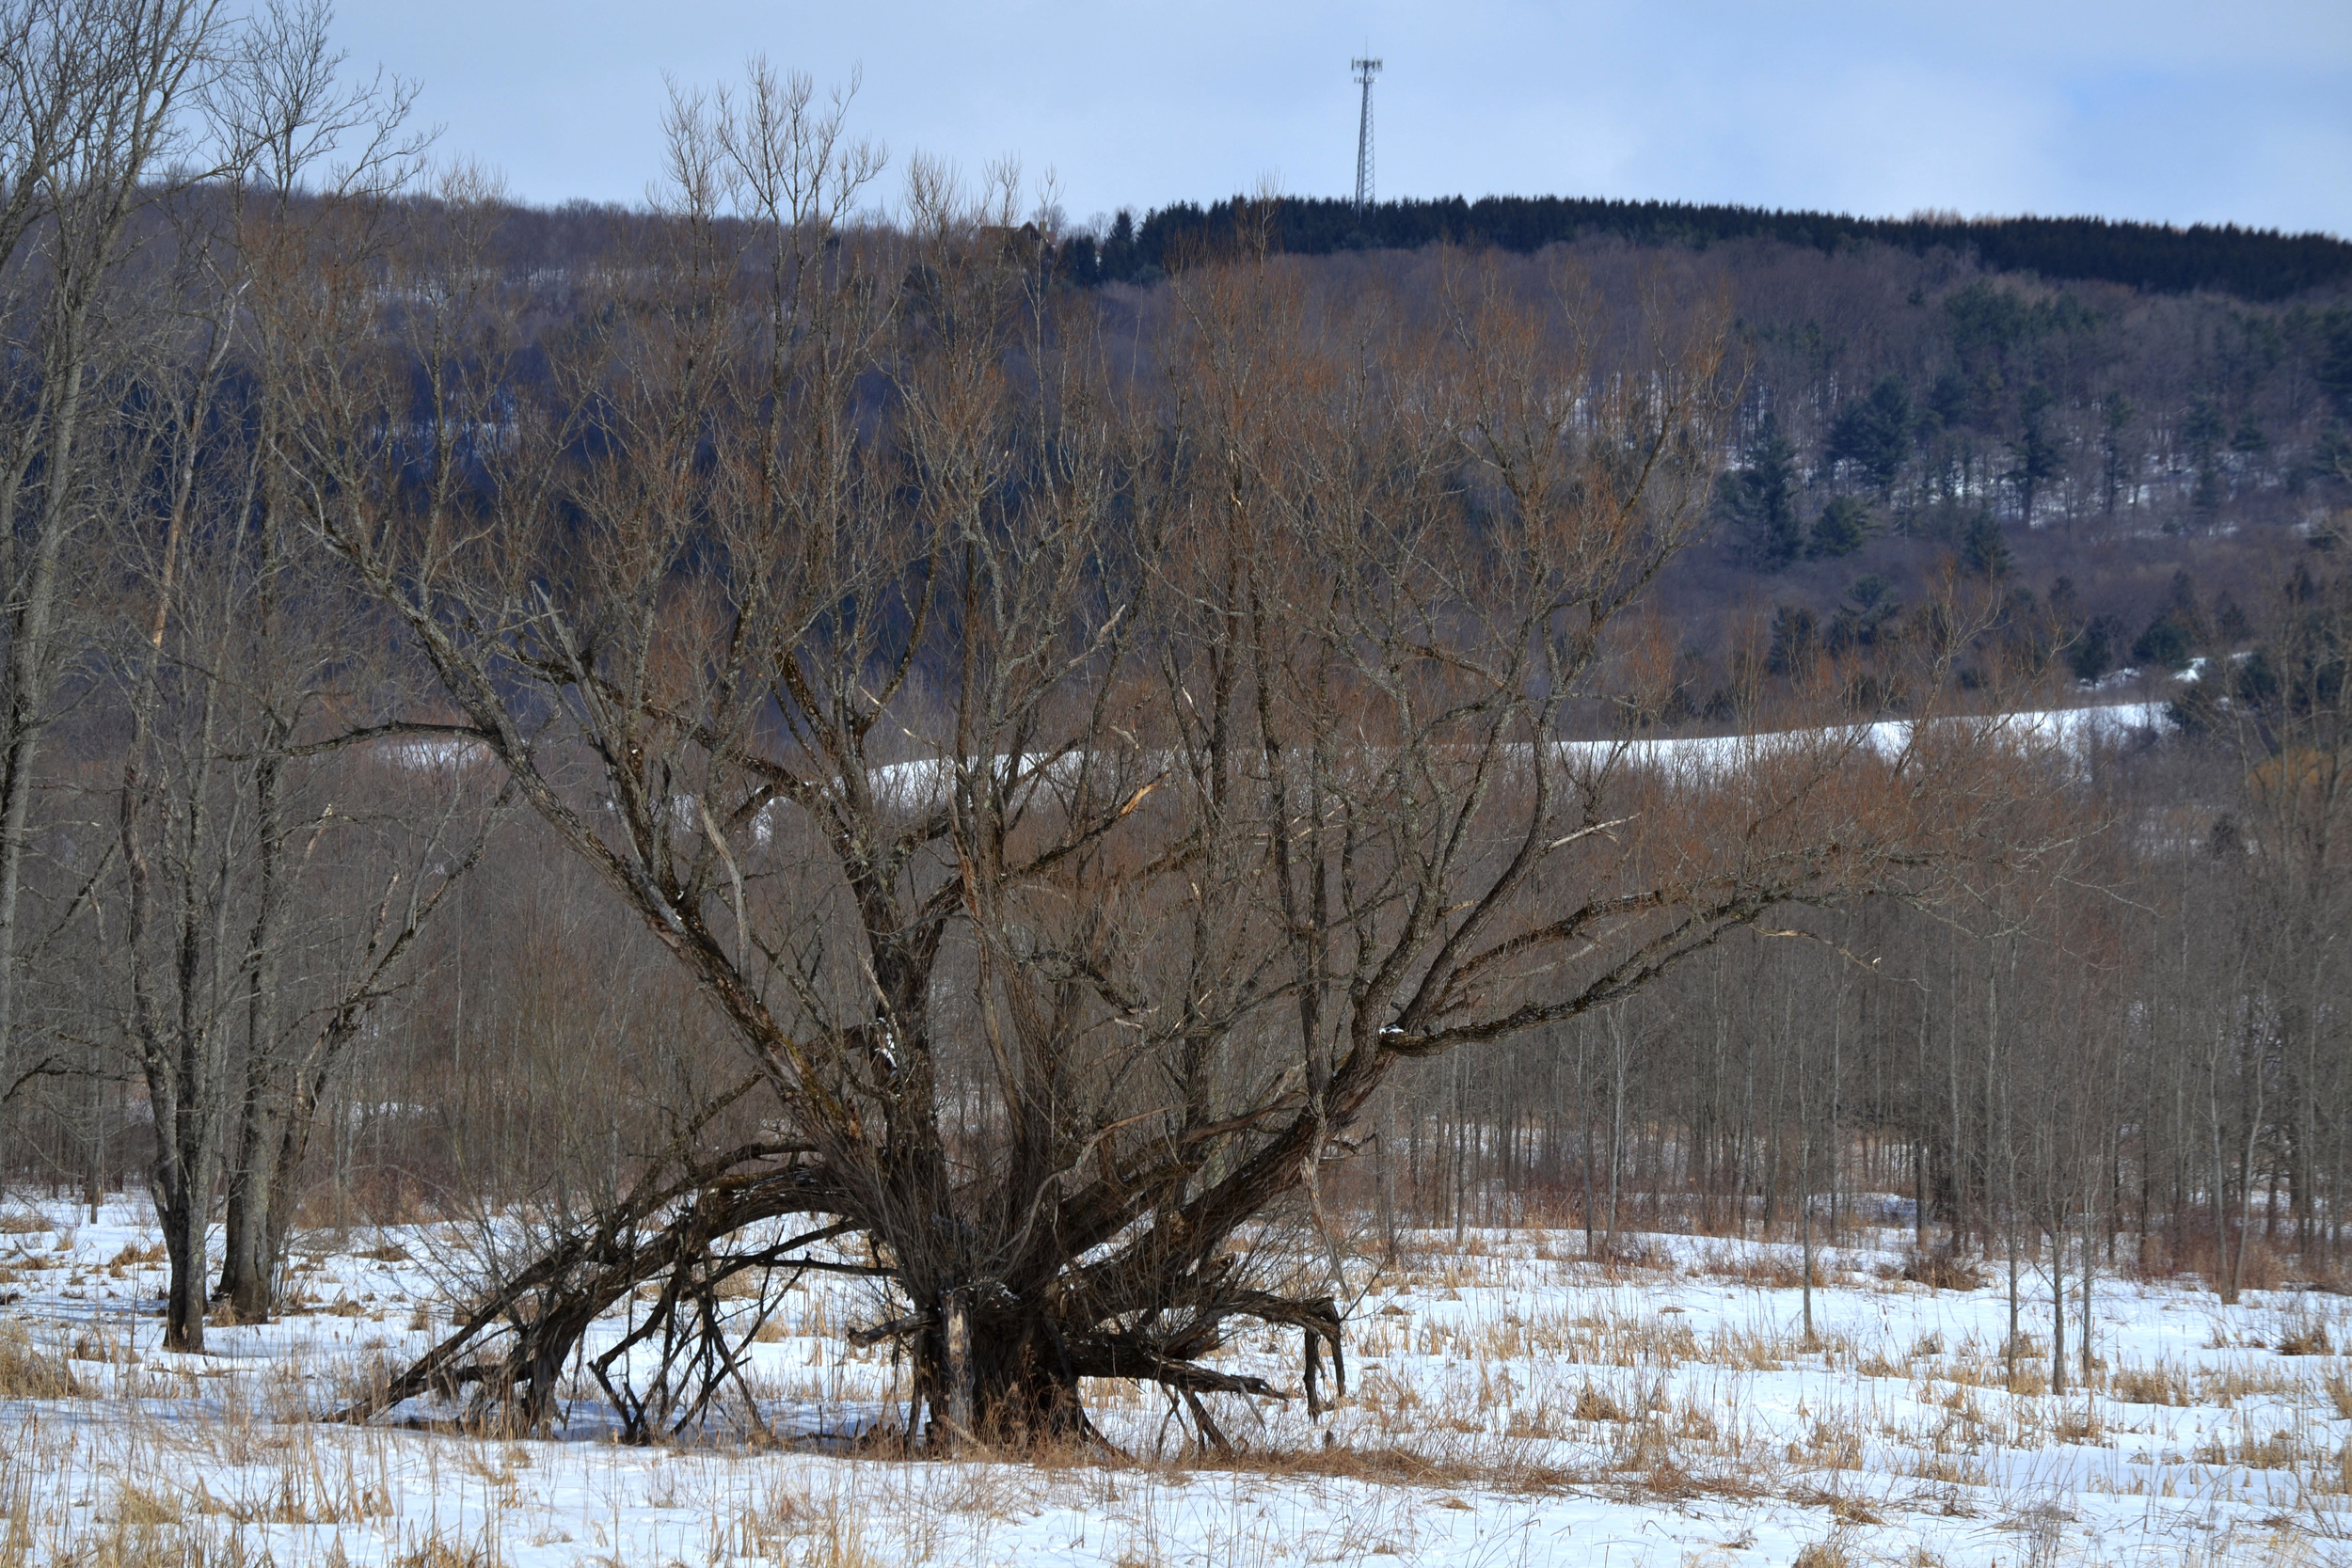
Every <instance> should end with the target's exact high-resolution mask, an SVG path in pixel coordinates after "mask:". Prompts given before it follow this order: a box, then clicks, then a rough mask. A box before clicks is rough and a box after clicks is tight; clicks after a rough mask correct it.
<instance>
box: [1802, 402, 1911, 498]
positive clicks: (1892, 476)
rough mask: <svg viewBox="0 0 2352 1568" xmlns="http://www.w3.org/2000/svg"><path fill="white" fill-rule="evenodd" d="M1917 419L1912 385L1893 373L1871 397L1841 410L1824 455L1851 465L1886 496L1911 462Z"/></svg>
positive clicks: (1833, 425)
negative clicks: (1914, 414) (1913, 432)
mask: <svg viewBox="0 0 2352 1568" xmlns="http://www.w3.org/2000/svg"><path fill="white" fill-rule="evenodd" d="M1914 422H1915V421H1914V417H1913V414H1912V411H1911V388H1909V387H1908V386H1906V385H1905V384H1904V382H1903V378H1902V377H1901V376H1899V375H1890V376H1888V377H1886V378H1885V379H1884V380H1883V381H1881V382H1880V383H1879V384H1878V385H1877V386H1876V387H1874V388H1871V390H1870V395H1869V396H1868V397H1867V398H1861V399H1857V400H1856V401H1854V402H1851V403H1849V404H1846V406H1845V407H1843V408H1841V409H1839V410H1838V411H1837V418H1836V420H1835V421H1833V422H1832V423H1831V425H1830V428H1829V440H1828V442H1827V444H1826V445H1825V446H1824V447H1823V449H1822V455H1823V456H1825V457H1827V458H1828V459H1829V460H1830V461H1831V462H1833V463H1849V464H1851V465H1852V466H1853V467H1854V469H1855V470H1856V471H1857V472H1859V473H1860V474H1861V475H1863V477H1864V478H1866V479H1867V480H1868V481H1869V483H1870V486H1871V488H1873V489H1875V490H1876V491H1878V493H1879V495H1880V496H1881V497H1882V498H1883V497H1884V496H1886V495H1887V494H1888V493H1889V492H1890V491H1892V490H1893V489H1894V487H1895V482H1896V481H1897V480H1899V479H1900V478H1901V477H1902V471H1903V468H1904V467H1905V466H1906V465H1908V464H1909V463H1910V461H1911V432H1912V427H1913V424H1914Z"/></svg>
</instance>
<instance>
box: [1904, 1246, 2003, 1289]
mask: <svg viewBox="0 0 2352 1568" xmlns="http://www.w3.org/2000/svg"><path fill="white" fill-rule="evenodd" d="M1903 1277H1904V1278H1905V1279H1908V1280H1910V1281H1911V1282H1912V1283H1913V1284H1915V1285H1925V1286H1926V1287H1927V1288H1928V1289H1929V1290H1931V1291H1974V1290H1978V1289H1980V1288H1981V1287H1982V1286H1983V1284H1984V1274H1983V1271H1982V1270H1980V1269H1979V1268H1978V1267H1977V1265H1976V1264H1975V1263H1974V1262H1972V1261H1970V1260H1969V1259H1965V1258H1963V1257H1962V1256H1961V1255H1960V1254H1958V1253H1956V1252H1914V1253H1912V1254H1911V1255H1910V1256H1909V1257H1907V1258H1905V1259H1903Z"/></svg>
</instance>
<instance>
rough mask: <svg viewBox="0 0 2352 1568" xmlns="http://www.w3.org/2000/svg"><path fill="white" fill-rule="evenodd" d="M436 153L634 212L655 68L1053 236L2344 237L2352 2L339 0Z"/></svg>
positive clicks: (2350, 196) (655, 146)
mask: <svg viewBox="0 0 2352 1568" xmlns="http://www.w3.org/2000/svg"><path fill="white" fill-rule="evenodd" d="M338 32H339V35H340V37H341V40H342V44H343V46H344V47H345V48H347V49H348V50H349V51H350V53H351V55H352V63H353V64H354V65H355V66H356V65H373V64H378V63H380V64H382V65H383V66H385V67H388V68H389V69H390V70H392V71H397V72H399V73H400V74H402V75H405V76H408V77H411V78H414V79H416V80H417V81H418V82H420V83H421V87H422V94H421V113H422V115H423V117H424V118H425V119H428V120H430V121H433V122H437V123H438V124H440V125H441V126H443V127H444V130H443V133H442V138H441V142H440V147H441V150H442V151H443V152H444V153H445V154H452V155H469V156H471V157H473V158H476V159H478V160H480V161H481V162H483V163H484V164H486V165H488V166H491V167H492V168H494V169H496V170H498V171H499V172H501V173H502V174H503V175H504V177H505V179H506V182H507V183H508V186H509V188H510V189H511V191H512V192H513V193H514V194H515V195H516V196H517V197H520V198H525V199H529V200H532V201H542V202H552V201H560V200H563V199H565V198H572V197H586V198H595V199H599V200H620V201H629V202H635V201H641V200H643V199H644V194H645V189H646V183H647V182H648V181H649V180H651V179H652V178H653V177H654V176H655V174H656V173H657V171H658V167H659V150H660V143H659V132H658V127H659V123H660V112H661V106H662V103H663V101H664V95H665V91H666V89H665V87H664V86H663V77H664V73H665V72H666V73H668V75H669V76H670V77H672V78H674V79H675V80H676V81H678V82H679V83H681V84H684V85H690V86H693V85H711V84H716V83H719V82H721V81H723V80H727V79H729V78H732V77H738V76H739V75H740V73H741V70H742V65H743V62H744V60H745V59H746V58H747V57H748V56H750V55H755V54H764V55H767V56H768V57H769V58H770V59H771V60H772V61H774V62H775V63H776V64H777V65H779V66H782V67H786V68H790V69H798V70H804V71H809V72H810V73H812V74H813V75H814V76H815V77H816V78H817V79H818V82H820V83H828V82H842V81H846V80H847V79H848V78H849V77H850V73H851V72H852V71H863V74H864V87H863V88H862V90H861V91H860V93H859V94H858V97H857V101H856V106H855V110H854V118H855V121H856V124H857V125H858V127H859V128H860V129H861V130H862V131H864V132H865V133H866V134H867V135H871V136H873V137H874V138H876V139H877V140H879V141H881V142H882V143H884V144H885V145H886V146H887V147H888V149H889V150H890V153H891V164H892V170H893V174H894V175H896V174H899V173H903V170H904V168H905V156H906V154H907V153H909V152H912V151H917V150H920V151H925V152H930V153H935V154H940V155H943V156H945V157H946V158H948V159H951V160H952V161H954V163H955V164H956V165H957V166H960V167H961V169H962V170H964V171H965V172H966V173H967V174H973V175H977V173H978V171H979V170H980V168H981V167H982V166H984V165H986V164H987V163H988V162H989V161H990V160H991V159H993V158H997V157H1000V156H1003V155H1005V154H1013V155H1015V156H1017V157H1018V158H1019V159H1020V160H1021V162H1022V165H1023V167H1024V168H1025V171H1026V172H1027V174H1028V175H1029V177H1030V179H1031V180H1032V181H1033V182H1040V181H1041V180H1042V179H1043V177H1044V176H1045V175H1046V174H1047V173H1048V171H1051V172H1052V173H1053V174H1054V175H1055V176H1056V178H1057V181H1058V183H1059V187H1060V190H1061V201H1062V205H1063V207H1064V208H1065V209H1066V210H1067V211H1068V212H1069V214H1071V215H1072V216H1073V218H1076V219H1080V220H1084V219H1086V218H1088V217H1089V216H1090V215H1092V214H1096V213H1098V212H1108V211H1111V210H1114V209H1116V208H1119V207H1121V206H1132V207H1135V208H1136V209H1137V210H1138V212H1140V210H1141V209H1144V208H1148V207H1151V206H1154V205H1159V204H1164V203H1166V202H1168V201H1172V200H1176V199H1180V198H1189V199H1195V200H1213V199H1216V198H1219V197H1223V196H1227V195H1231V194H1232V193H1233V192H1235V191H1238V190H1246V189H1249V188H1252V187H1254V186H1255V185H1256V184H1257V183H1258V182H1260V180H1261V179H1263V178H1271V179H1273V180H1274V181H1275V182H1277V183H1278V185H1279V188H1280V189H1281V190H1283V191H1284V192H1286V193H1289V194H1294V195H1302V196H1344V195H1346V194H1348V193H1349V191H1350V190H1351V189H1352V188H1353V184H1354V181H1355V157H1356V108H1357V103H1356V88H1355V87H1354V85H1353V84H1352V83H1351V82H1350V81H1349V79H1348V70H1347V62H1348V58H1349V56H1350V55H1355V54H1359V53H1361V52H1363V51H1365V50H1366V49H1369V50H1370V52H1371V53H1373V54H1375V55H1380V56H1382V57H1383V58H1385V59H1386V61H1387V70H1386V71H1385V72H1384V73H1383V74H1382V76H1381V77H1380V80H1379V84H1378V86H1377V87H1375V117H1376V119H1377V166H1378V194H1379V195H1380V196H1382V197H1384V198H1387V197H1402V196H1451V195H1454V194H1457V193H1459V194H1463V195H1468V196H1471V197H1477V196H1482V195H1487V194H1509V195H1578V196H1609V197H1627V198H1661V199H1675V200H1688V201H1731V202H1741V203H1747V204H1753V205H1762V206H1773V207H1809V208H1830V209H1835V210H1837V211H1841V212H1852V213H1860V214H1906V213H1910V212H1913V211H1915V210H1917V209H1920V208H1929V207H1932V208H1952V209H1957V210H1959V211H1960V212H1963V213H1965V214H2010V213H2020V212H2032V213H2044V214H2073V213H2092V214H2102V215H2106V216H2110V217H2127V218H2153V219H2160V220H2168V221H2171V222H2178V223H2187V222H2196V221H2213V222H2222V221H2235V222H2239V223H2248V224H2255V225H2261V226H2265V227H2278V228H2283V229H2289V230H2304V229H2320V230H2329V231H2332V232H2334V233H2337V234H2344V235H2352V0H2205V3H2202V4H2188V3H2182V0H2131V3H2120V0H2039V3H2034V0H1939V3H1936V4H1912V5H1891V4H1879V5H1871V4H1863V3H1859V0H1824V3H1819V4H1790V5H1775V4H1769V3H1760V0H1636V3H1632V4H1617V5H1602V4H1597V3H1586V0H1450V3H1444V4H1438V3H1433V0H1422V3H1421V4H1416V5H1406V4H1370V3H1355V4H1338V3H1321V0H1172V3H1171V0H1154V3H1151V4H1139V5H1131V4H1126V3H1124V0H1094V3H1091V4H1073V3H1070V0H1010V3H999V4H988V5H977V4H972V3H969V0H964V3H951V0H828V3H824V4H816V3H811V0H666V3H653V0H567V3H564V4H560V5H558V4H545V3H532V0H341V8H340V10H339V19H338Z"/></svg>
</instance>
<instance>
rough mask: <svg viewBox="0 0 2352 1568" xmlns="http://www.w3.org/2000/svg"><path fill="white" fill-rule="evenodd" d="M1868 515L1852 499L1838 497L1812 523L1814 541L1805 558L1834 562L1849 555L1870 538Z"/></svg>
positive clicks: (1864, 508) (1868, 513) (1868, 512)
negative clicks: (1825, 559)
mask: <svg viewBox="0 0 2352 1568" xmlns="http://www.w3.org/2000/svg"><path fill="white" fill-rule="evenodd" d="M1869 531H1870V511H1869V508H1867V507H1866V506H1864V505H1863V504H1862V503H1861V502H1860V501H1859V500H1856V499H1854V498H1853V497H1851V496H1839V497H1838V498H1836V499H1835V500H1833V501H1831V502H1830V503H1829V504H1828V505H1827V506H1825V507H1823V508H1822V509H1821V515H1820V516H1819V517H1816V518H1814V519H1813V540H1812V544H1811V546H1809V547H1808V548H1807V550H1806V551H1805V553H1806V554H1808V555H1812V556H1816V557H1821V556H1827V557H1831V558H1835V557H1837V556H1844V555H1851V554H1853V552H1854V551H1856V550H1858V549H1860V548H1861V547H1862V542H1863V540H1864V539H1866V538H1867V537H1868V536H1869Z"/></svg>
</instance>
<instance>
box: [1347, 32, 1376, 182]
mask: <svg viewBox="0 0 2352 1568" xmlns="http://www.w3.org/2000/svg"><path fill="white" fill-rule="evenodd" d="M1347 64H1348V69H1349V70H1350V71H1353V72H1355V76H1356V80H1357V81H1359V82H1361V83H1362V84H1363V87H1364V112H1363V118H1362V119H1360V120H1359V121H1358V122H1357V126H1356V211H1358V212H1359V213H1360V212H1362V211H1363V210H1364V209H1365V208H1367V207H1369V206H1371V205H1372V79H1373V78H1374V77H1375V76H1377V75H1379V74H1380V62H1379V61H1378V60H1367V59H1361V58H1359V59H1353V60H1350V61H1348V62H1347Z"/></svg>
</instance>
